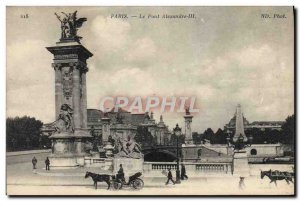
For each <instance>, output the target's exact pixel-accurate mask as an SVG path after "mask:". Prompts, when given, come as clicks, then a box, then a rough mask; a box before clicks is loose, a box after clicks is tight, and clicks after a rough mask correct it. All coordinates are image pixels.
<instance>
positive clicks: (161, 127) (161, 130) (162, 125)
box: [157, 115, 166, 145]
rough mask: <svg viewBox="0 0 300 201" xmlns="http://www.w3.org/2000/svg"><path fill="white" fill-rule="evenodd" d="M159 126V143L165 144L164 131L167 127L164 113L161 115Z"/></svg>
mask: <svg viewBox="0 0 300 201" xmlns="http://www.w3.org/2000/svg"><path fill="white" fill-rule="evenodd" d="M157 127H158V136H157V144H160V145H161V144H164V137H165V136H164V133H165V128H166V125H165V123H164V120H163V116H162V115H160V118H159V123H158V124H157Z"/></svg>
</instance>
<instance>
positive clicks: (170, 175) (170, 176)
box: [166, 168, 175, 185]
mask: <svg viewBox="0 0 300 201" xmlns="http://www.w3.org/2000/svg"><path fill="white" fill-rule="evenodd" d="M168 171H169V172H168V180H167V182H166V185H168V184H169V181H170V180H171V181H172V182H173V185H175V181H174V180H173V176H172V172H171V169H170V168H169V169H168Z"/></svg>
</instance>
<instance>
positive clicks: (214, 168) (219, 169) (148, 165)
mask: <svg viewBox="0 0 300 201" xmlns="http://www.w3.org/2000/svg"><path fill="white" fill-rule="evenodd" d="M180 164H184V165H185V168H186V171H187V172H189V173H191V174H201V173H205V174H207V173H212V174H215V173H222V174H231V173H232V164H231V163H199V162H197V163H187V162H184V163H180ZM176 168H177V163H176V162H144V172H149V173H150V172H161V171H162V170H168V169H171V171H173V170H176ZM180 169H181V167H180Z"/></svg>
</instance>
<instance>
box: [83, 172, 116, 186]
mask: <svg viewBox="0 0 300 201" xmlns="http://www.w3.org/2000/svg"><path fill="white" fill-rule="evenodd" d="M88 177H91V178H92V179H93V181H94V187H95V189H97V182H106V183H107V185H108V187H107V190H108V189H109V188H110V184H111V183H110V178H111V175H108V174H95V173H92V172H86V174H85V177H84V178H88Z"/></svg>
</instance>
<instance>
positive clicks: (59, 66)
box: [47, 41, 93, 168]
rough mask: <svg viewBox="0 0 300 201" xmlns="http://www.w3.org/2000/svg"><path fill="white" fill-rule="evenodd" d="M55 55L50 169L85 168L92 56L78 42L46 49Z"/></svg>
mask: <svg viewBox="0 0 300 201" xmlns="http://www.w3.org/2000/svg"><path fill="white" fill-rule="evenodd" d="M47 50H48V51H49V52H51V53H52V54H53V56H54V59H53V63H52V67H53V69H54V72H55V116H56V121H55V122H54V127H55V129H56V131H55V132H54V134H52V135H51V137H50V138H51V140H52V154H51V156H50V164H51V166H52V167H64V168H65V167H76V166H78V165H79V166H82V165H84V156H85V155H86V152H85V150H86V145H87V140H88V138H90V137H91V135H90V134H89V132H88V130H87V92H86V73H87V72H88V67H87V63H86V61H87V59H88V58H89V57H91V56H93V54H92V53H91V52H90V51H89V50H87V49H86V48H85V47H84V46H83V45H81V44H80V43H79V42H78V41H61V42H58V43H56V45H55V46H52V47H47Z"/></svg>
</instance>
